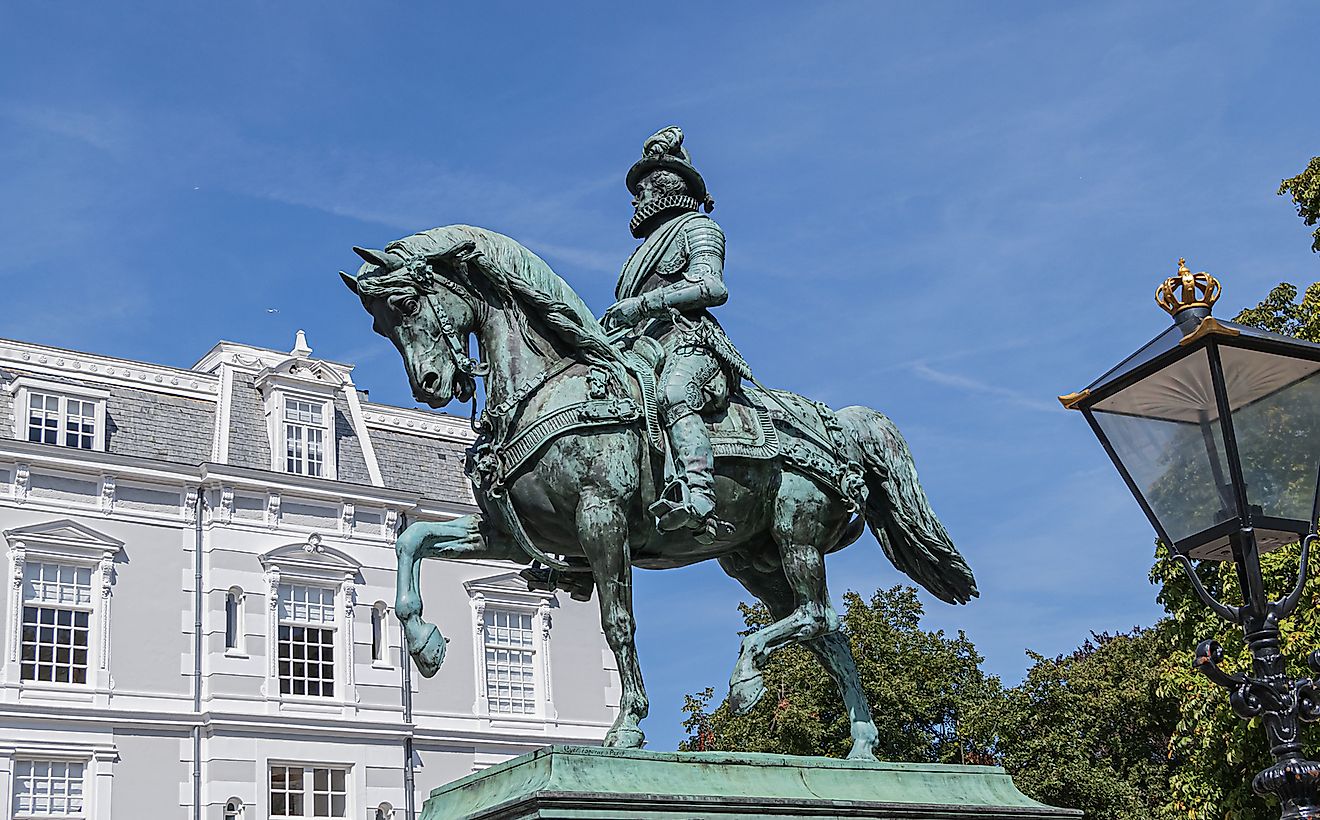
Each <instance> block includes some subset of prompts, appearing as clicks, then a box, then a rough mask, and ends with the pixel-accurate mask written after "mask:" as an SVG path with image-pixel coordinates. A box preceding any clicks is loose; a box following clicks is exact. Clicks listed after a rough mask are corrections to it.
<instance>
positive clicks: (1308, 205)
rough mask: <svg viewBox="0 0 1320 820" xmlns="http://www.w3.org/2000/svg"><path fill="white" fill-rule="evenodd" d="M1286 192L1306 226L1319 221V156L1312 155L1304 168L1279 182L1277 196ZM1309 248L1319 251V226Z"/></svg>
mask: <svg viewBox="0 0 1320 820" xmlns="http://www.w3.org/2000/svg"><path fill="white" fill-rule="evenodd" d="M1284 194H1287V195H1288V196H1291V197H1292V201H1293V204H1294V205H1296V206H1297V215H1298V216H1300V217H1301V218H1302V221H1303V222H1305V223H1306V224H1307V225H1308V226H1309V225H1314V224H1316V222H1320V157H1312V158H1311V161H1310V162H1309V163H1307V166H1306V169H1305V170H1304V171H1302V172H1301V173H1300V174H1298V175H1297V176H1295V177H1289V178H1288V179H1285V180H1284V181H1283V182H1281V183H1280V184H1279V196H1283V195H1284ZM1314 236H1315V241H1314V242H1312V243H1311V250H1313V251H1315V252H1316V253H1320V228H1316V231H1315V234H1314Z"/></svg>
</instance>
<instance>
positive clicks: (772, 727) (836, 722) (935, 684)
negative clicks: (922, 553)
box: [681, 586, 1001, 763]
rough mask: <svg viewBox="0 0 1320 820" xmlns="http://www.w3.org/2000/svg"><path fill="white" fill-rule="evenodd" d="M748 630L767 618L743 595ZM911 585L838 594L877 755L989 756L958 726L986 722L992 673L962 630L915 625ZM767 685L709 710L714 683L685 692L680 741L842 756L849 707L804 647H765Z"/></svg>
mask: <svg viewBox="0 0 1320 820" xmlns="http://www.w3.org/2000/svg"><path fill="white" fill-rule="evenodd" d="M739 609H740V610H741V611H742V614H743V619H744V621H745V622H746V624H747V627H748V629H747V631H745V632H743V633H742V634H744V635H745V634H748V633H750V632H752V631H755V630H756V629H760V628H761V627H764V626H765V625H767V624H768V623H769V622H770V616H769V613H768V612H767V611H766V610H765V608H764V607H762V606H760V605H755V606H750V605H747V604H741V605H740V606H739ZM922 615H923V611H922V607H921V602H920V601H919V600H918V599H917V595H916V590H915V589H913V588H912V587H908V586H895V587H893V588H891V589H885V590H878V591H877V592H876V593H875V594H874V595H873V596H871V599H870V600H869V601H867V600H865V599H863V598H862V597H861V596H860V595H858V594H857V593H855V592H849V593H848V594H846V595H845V596H844V612H843V613H842V615H841V621H842V629H843V631H844V633H845V634H846V635H847V636H848V637H849V639H850V640H851V642H852V649H853V655H854V656H855V657H856V658H857V667H858V673H859V675H860V676H861V679H862V686H863V688H864V689H865V690H866V695H867V699H868V701H869V702H870V704H871V710H872V712H873V713H874V714H876V715H877V716H878V719H877V721H876V723H877V726H878V727H879V730H880V741H879V744H878V746H877V748H876V755H877V756H878V757H880V758H881V759H882V760H895V761H926V762H940V763H958V762H989V761H990V760H991V759H992V755H991V749H990V744H989V742H988V741H987V740H986V739H985V738H984V737H979V736H976V735H974V734H970V733H969V732H968V731H967V730H966V729H965V726H968V725H977V726H979V725H984V724H985V723H986V721H985V720H983V719H980V718H979V715H980V713H981V712H983V711H986V710H993V709H995V708H996V704H997V701H998V698H999V697H1000V692H1001V689H1000V684H999V680H998V678H995V677H993V676H987V675H986V674H984V673H983V672H982V671H981V662H982V660H983V659H982V657H981V655H980V654H978V653H977V651H976V647H975V646H973V645H972V642H971V641H969V640H968V639H967V637H966V635H964V634H963V633H962V632H959V633H958V634H957V636H956V637H949V636H947V635H945V634H944V632H943V631H935V632H930V631H926V630H924V629H922V628H921V618H922ZM765 682H766V688H767V692H766V695H765V696H764V697H763V698H762V699H761V701H760V702H759V703H757V705H756V706H755V707H754V708H753V709H752V711H751V712H749V713H748V714H746V715H743V716H736V715H733V714H732V713H731V712H730V711H729V708H728V706H727V704H725V703H720V704H719V705H718V706H717V707H716V708H715V709H713V710H712V709H711V701H712V699H713V691H712V690H711V689H706V690H705V691H703V692H699V693H697V694H695V695H689V696H688V697H687V702H686V704H685V705H684V707H683V708H684V711H685V712H687V713H688V718H687V719H686V720H685V721H684V723H683V727H684V729H685V730H687V732H688V735H689V736H688V739H687V740H686V741H685V742H684V743H683V744H682V745H681V748H683V749H687V750H696V749H702V750H740V751H754V752H777V753H781V754H798V755H826V756H831V757H843V756H844V755H846V754H847V753H848V750H849V749H850V748H851V745H852V744H851V740H850V736H849V723H848V715H847V713H846V712H845V711H844V708H843V703H842V701H841V700H840V698H839V695H838V691H837V690H836V689H835V687H834V683H833V681H831V680H830V678H829V676H828V674H827V673H826V672H825V670H824V669H823V668H822V667H821V666H820V664H819V663H818V662H817V661H816V658H815V656H814V655H812V654H811V653H810V652H807V651H806V650H804V649H802V648H800V647H797V646H791V647H787V648H785V649H782V650H780V651H779V652H776V653H775V654H774V655H772V656H771V658H770V661H769V662H768V664H767V666H766V669H765Z"/></svg>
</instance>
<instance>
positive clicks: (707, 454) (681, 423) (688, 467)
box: [651, 412, 715, 543]
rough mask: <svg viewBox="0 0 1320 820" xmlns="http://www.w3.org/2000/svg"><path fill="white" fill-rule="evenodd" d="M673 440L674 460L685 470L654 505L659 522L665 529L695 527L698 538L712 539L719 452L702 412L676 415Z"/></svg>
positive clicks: (701, 539)
mask: <svg viewBox="0 0 1320 820" xmlns="http://www.w3.org/2000/svg"><path fill="white" fill-rule="evenodd" d="M669 444H670V446H671V447H672V448H673V454H674V463H675V465H676V466H677V467H678V468H679V470H680V471H681V472H680V474H679V475H678V476H677V477H676V478H675V479H674V481H672V482H671V483H670V484H669V486H668V487H666V488H665V491H664V492H663V493H662V494H661V496H660V499H659V500H658V501H656V502H655V503H654V504H652V505H651V513H652V514H653V515H655V516H656V525H657V526H658V527H659V528H660V530H662V531H664V532H671V531H673V530H679V529H684V528H687V529H690V530H694V531H695V536H694V537H696V538H697V540H699V541H703V543H709V541H710V540H713V538H714V532H715V529H714V527H713V526H712V525H713V518H714V513H715V474H714V471H713V466H714V462H715V454H714V453H713V452H712V451H711V447H710V437H709V436H708V435H707V434H706V423H705V422H704V421H702V420H701V416H699V415H697V414H696V413H693V412H688V413H686V414H684V415H683V416H681V417H679V418H676V419H673V420H672V421H671V422H670V426H669Z"/></svg>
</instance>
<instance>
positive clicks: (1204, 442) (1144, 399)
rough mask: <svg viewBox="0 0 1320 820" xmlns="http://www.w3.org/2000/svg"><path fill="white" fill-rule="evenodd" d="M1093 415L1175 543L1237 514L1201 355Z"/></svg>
mask: <svg viewBox="0 0 1320 820" xmlns="http://www.w3.org/2000/svg"><path fill="white" fill-rule="evenodd" d="M1093 410H1094V414H1095V420H1096V423H1097V424H1099V425H1100V428H1101V429H1102V430H1103V431H1104V433H1105V436H1106V437H1107V438H1108V439H1109V443H1110V445H1111V446H1113V448H1114V452H1115V453H1116V454H1117V455H1118V457H1119V460H1120V461H1122V462H1123V466H1124V467H1126V468H1127V471H1128V473H1129V475H1131V476H1132V480H1133V482H1134V483H1135V484H1136V485H1137V488H1138V489H1139V490H1140V491H1141V493H1142V495H1143V496H1144V497H1145V499H1146V502H1147V503H1148V504H1149V505H1150V507H1151V509H1152V510H1153V511H1154V513H1155V516H1156V517H1157V518H1158V519H1159V521H1160V523H1161V524H1163V525H1164V529H1165V530H1166V531H1167V532H1168V534H1169V537H1170V538H1172V539H1173V540H1174V541H1180V540H1182V539H1184V538H1187V537H1188V536H1191V535H1195V534H1196V533H1199V532H1202V531H1204V530H1206V529H1209V528H1210V527H1213V526H1215V525H1216V524H1220V523H1223V522H1224V521H1228V520H1230V519H1231V518H1233V517H1234V516H1235V515H1236V514H1237V511H1236V504H1235V502H1234V500H1233V491H1232V482H1231V479H1230V476H1229V471H1228V462H1227V459H1226V456H1225V453H1224V438H1223V426H1222V425H1221V424H1220V423H1219V409H1218V406H1217V404H1216V403H1215V396H1214V389H1213V387H1212V385H1211V380H1210V360H1209V356H1208V355H1207V353H1206V352H1205V351H1204V350H1199V351H1197V352H1195V353H1193V354H1191V355H1189V356H1188V357H1187V358H1185V359H1182V360H1180V361H1178V362H1176V363H1174V364H1172V365H1170V366H1169V367H1166V368H1165V369H1163V370H1161V371H1159V372H1158V373H1154V374H1152V375H1150V376H1148V377H1146V378H1145V379H1142V380H1141V381H1139V382H1137V383H1135V384H1133V385H1131V386H1129V387H1127V388H1124V389H1123V390H1121V391H1120V392H1118V393H1117V394H1115V395H1113V396H1110V397H1109V398H1107V399H1104V400H1103V401H1100V402H1098V403H1097V404H1096V405H1095V406H1094V408H1093Z"/></svg>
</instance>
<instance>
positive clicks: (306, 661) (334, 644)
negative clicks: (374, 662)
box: [275, 579, 343, 702]
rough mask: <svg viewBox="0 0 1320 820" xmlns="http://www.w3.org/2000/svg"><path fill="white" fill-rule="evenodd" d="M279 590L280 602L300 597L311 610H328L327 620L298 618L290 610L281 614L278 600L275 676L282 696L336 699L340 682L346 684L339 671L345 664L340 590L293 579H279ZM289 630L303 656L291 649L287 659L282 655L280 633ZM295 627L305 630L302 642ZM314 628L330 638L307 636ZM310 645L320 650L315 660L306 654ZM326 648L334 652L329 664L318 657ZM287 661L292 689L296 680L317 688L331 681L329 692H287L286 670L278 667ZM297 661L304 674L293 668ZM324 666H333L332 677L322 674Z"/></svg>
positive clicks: (322, 699) (295, 646)
mask: <svg viewBox="0 0 1320 820" xmlns="http://www.w3.org/2000/svg"><path fill="white" fill-rule="evenodd" d="M276 592H277V594H278V595H279V599H280V602H281V603H282V602H285V601H288V602H289V603H290V604H294V605H296V604H297V603H298V599H301V600H302V602H303V604H304V606H305V608H306V610H307V611H308V612H310V611H311V610H312V609H313V608H315V609H317V610H322V609H328V610H329V615H328V620H325V619H322V618H319V617H318V618H310V617H309V618H299V617H297V615H295V614H292V613H290V612H288V611H286V612H284V613H283V614H281V613H280V612H279V609H280V606H279V604H278V603H277V604H276V639H275V640H276V644H275V650H276V651H275V659H276V660H275V663H276V668H277V671H276V676H275V677H276V681H277V682H278V684H279V687H280V696H281V697H285V698H307V699H309V700H316V701H327V702H334V698H335V690H336V689H337V685H342V683H343V681H342V680H341V679H340V675H339V670H340V667H341V666H342V664H341V663H340V657H339V654H340V652H339V649H340V640H339V630H340V628H341V625H340V620H341V617H340V614H339V589H338V588H337V587H335V586H331V585H323V584H314V583H307V582H302V581H298V582H294V581H290V580H287V579H285V580H281V581H280V584H279V587H278V588H277V589H276ZM327 599H328V602H327ZM288 608H292V607H286V610H287V609H288ZM286 629H288V630H289V631H290V638H289V643H290V646H291V648H298V647H301V649H302V650H303V654H302V657H301V658H298V657H297V656H296V655H295V654H293V653H292V652H291V653H290V655H289V657H288V658H285V657H284V656H283V655H281V654H280V650H281V649H282V648H283V645H284V642H285V639H284V637H283V635H282V634H281V633H282V632H283V631H284V630H286ZM294 630H302V632H303V634H304V640H303V641H301V642H299V641H296V640H294V639H293V636H292V633H293V631H294ZM311 631H315V632H316V633H318V634H319V635H322V637H323V638H327V640H310V639H307V638H306V635H307V633H309V632H311ZM326 632H328V633H330V634H329V635H328V636H325V635H324V633H326ZM311 647H315V648H316V649H317V650H318V657H316V658H315V659H314V660H313V659H311V658H309V657H308V655H307V651H308V649H309V648H311ZM326 647H328V648H329V650H330V655H331V662H330V663H329V664H327V663H325V662H324V660H323V659H322V658H321V657H319V651H320V649H322V648H326ZM284 663H288V664H289V666H290V668H291V671H290V672H289V673H288V676H287V677H288V680H289V688H290V689H293V688H294V683H296V682H297V681H300V680H301V681H302V682H303V684H304V686H303V688H304V689H310V688H311V684H313V683H315V684H316V686H317V688H318V689H319V688H322V687H324V686H325V685H326V684H329V687H330V693H329V694H323V693H321V692H317V693H315V694H313V693H311V692H309V691H303V692H293V691H289V692H286V691H284V683H285V679H286V675H285V672H284V671H283V670H281V669H279V666H280V665H282V664H284ZM295 664H299V665H301V666H302V667H303V672H302V674H300V675H297V674H294V673H293V672H292V667H293V666H294V665H295ZM313 664H315V667H316V670H317V671H316V673H315V674H313V673H312V672H310V671H309V669H310V668H311V666H312V665H313ZM325 666H329V667H330V676H329V678H326V677H324V676H323V675H322V674H321V671H320V670H321V668H322V667H325Z"/></svg>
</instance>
